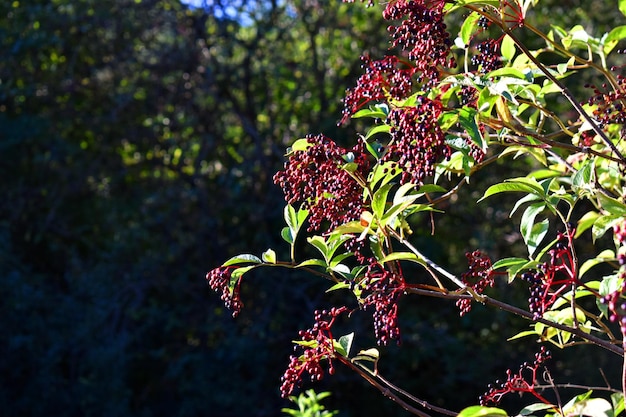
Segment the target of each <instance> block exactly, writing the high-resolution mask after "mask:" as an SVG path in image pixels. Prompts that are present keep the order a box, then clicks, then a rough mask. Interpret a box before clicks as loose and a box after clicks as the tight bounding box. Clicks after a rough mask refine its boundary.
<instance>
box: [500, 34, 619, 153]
mask: <svg viewBox="0 0 626 417" xmlns="http://www.w3.org/2000/svg"><path fill="white" fill-rule="evenodd" d="M500 28H501V29H502V32H503V33H505V34H506V35H508V36H509V37H510V38H511V39H512V40H513V42H514V43H515V45H516V46H517V47H518V48H520V50H521V51H522V52H523V53H524V54H525V55H526V56H527V57H528V59H529V60H531V61H532V62H533V64H535V65H536V66H537V68H538V69H539V70H540V71H541V72H543V74H544V75H545V76H546V77H547V78H548V79H549V80H550V81H552V82H553V83H554V84H555V85H556V86H557V87H559V89H560V90H561V93H563V95H564V96H565V98H566V99H567V101H569V102H570V103H571V104H572V106H573V107H574V109H576V112H577V113H578V114H580V116H582V117H583V118H584V119H585V120H586V121H587V122H588V123H589V125H590V126H591V128H592V129H593V131H594V132H596V134H597V135H598V136H600V138H602V140H603V141H604V143H605V144H606V145H607V146H608V147H609V148H611V150H612V151H613V153H614V154H615V155H616V156H617V157H618V158H619V159H620V160H621V163H624V161H623V159H624V156H623V155H622V154H621V152H620V151H619V150H618V149H617V147H616V146H615V144H614V143H613V142H611V140H610V139H609V138H608V136H606V134H605V133H604V131H603V130H602V129H600V127H599V126H598V125H597V124H596V122H595V121H594V120H593V118H592V117H591V116H589V114H587V112H586V111H585V109H583V107H582V106H581V105H580V103H579V102H578V101H576V98H574V96H573V95H572V93H571V92H570V91H569V90H568V89H567V87H565V86H564V85H563V84H562V83H561V82H560V81H559V80H558V79H557V78H556V77H555V76H554V75H552V73H551V72H550V71H549V70H548V69H547V68H546V67H544V66H543V64H542V63H541V62H539V60H538V59H537V58H536V57H535V56H534V55H533V54H532V53H531V52H530V51H529V50H528V48H527V47H526V45H524V44H523V43H522V42H521V41H520V40H519V39H517V37H516V36H515V35H513V32H512V31H511V30H510V29H509V28H507V27H506V26H505V25H500Z"/></svg>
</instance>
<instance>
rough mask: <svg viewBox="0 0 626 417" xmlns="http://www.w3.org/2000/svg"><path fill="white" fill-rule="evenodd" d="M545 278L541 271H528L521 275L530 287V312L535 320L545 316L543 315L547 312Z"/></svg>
mask: <svg viewBox="0 0 626 417" xmlns="http://www.w3.org/2000/svg"><path fill="white" fill-rule="evenodd" d="M543 277H544V275H543V272H541V271H534V272H530V271H526V272H524V273H523V274H522V275H521V278H522V280H523V281H525V282H527V283H528V284H529V285H530V287H529V292H530V296H529V297H528V310H529V311H530V312H531V313H532V315H533V318H534V319H535V320H536V319H538V318H539V317H541V316H543V313H544V312H545V310H546V306H545V305H544V299H545V297H544V295H545V290H546V288H545V286H544V280H543Z"/></svg>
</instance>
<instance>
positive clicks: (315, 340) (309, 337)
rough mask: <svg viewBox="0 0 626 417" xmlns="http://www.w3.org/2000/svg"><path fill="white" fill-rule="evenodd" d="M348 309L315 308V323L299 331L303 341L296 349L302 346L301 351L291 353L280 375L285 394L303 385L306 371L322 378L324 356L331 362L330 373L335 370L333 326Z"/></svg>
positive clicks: (285, 395)
mask: <svg viewBox="0 0 626 417" xmlns="http://www.w3.org/2000/svg"><path fill="white" fill-rule="evenodd" d="M346 311H348V309H347V308H346V307H340V308H334V307H333V308H332V309H330V310H322V311H319V310H316V311H315V324H314V325H313V327H312V328H310V329H307V330H301V331H300V332H299V336H300V339H301V342H297V344H296V349H298V348H299V349H301V350H302V355H301V356H295V355H292V356H291V357H290V358H289V366H288V367H287V370H286V371H285V373H284V375H283V376H282V378H281V381H282V385H281V387H280V392H281V395H282V396H283V398H287V397H288V396H289V395H291V393H293V391H294V389H295V388H296V387H298V386H300V384H301V383H302V374H303V373H304V372H307V373H308V374H309V375H310V376H311V380H312V381H319V380H320V379H322V377H323V376H324V368H323V367H322V364H321V361H323V360H326V361H327V362H328V373H329V374H330V375H332V374H334V373H335V368H334V367H333V363H332V359H333V357H334V356H335V341H334V340H333V335H332V332H331V327H332V326H333V323H334V322H335V319H336V318H337V317H338V316H339V315H340V314H342V313H344V312H346Z"/></svg>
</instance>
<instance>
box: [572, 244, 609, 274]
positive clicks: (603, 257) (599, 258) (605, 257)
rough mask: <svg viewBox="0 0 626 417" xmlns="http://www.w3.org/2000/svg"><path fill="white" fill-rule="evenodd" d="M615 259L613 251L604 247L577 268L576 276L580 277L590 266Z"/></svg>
mask: <svg viewBox="0 0 626 417" xmlns="http://www.w3.org/2000/svg"><path fill="white" fill-rule="evenodd" d="M613 260H615V252H613V251H612V250H610V249H605V250H603V251H602V252H600V253H599V254H598V255H596V257H595V258H591V259H587V260H586V261H585V262H584V263H583V264H582V265H581V266H580V269H579V270H578V277H579V278H582V276H583V275H585V274H586V273H587V271H589V270H590V269H591V268H593V267H594V266H596V265H599V264H601V263H604V262H609V261H613Z"/></svg>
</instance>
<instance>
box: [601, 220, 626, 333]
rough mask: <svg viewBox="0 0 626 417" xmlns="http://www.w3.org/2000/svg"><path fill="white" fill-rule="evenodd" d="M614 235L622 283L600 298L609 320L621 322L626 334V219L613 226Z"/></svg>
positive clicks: (623, 331) (621, 327)
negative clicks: (625, 297) (605, 307)
mask: <svg viewBox="0 0 626 417" xmlns="http://www.w3.org/2000/svg"><path fill="white" fill-rule="evenodd" d="M613 236H614V238H615V242H616V244H617V245H618V250H617V260H618V262H619V264H620V269H619V272H618V277H619V278H620V279H621V285H620V286H619V288H618V289H616V290H615V291H613V292H611V293H609V294H606V295H605V296H604V297H602V298H601V299H600V302H601V303H602V304H605V305H606V306H607V309H608V311H609V320H610V321H611V322H613V323H616V322H617V323H619V325H620V329H621V331H622V334H624V335H626V301H625V300H624V296H626V221H622V222H621V223H618V224H617V225H615V226H614V227H613Z"/></svg>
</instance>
